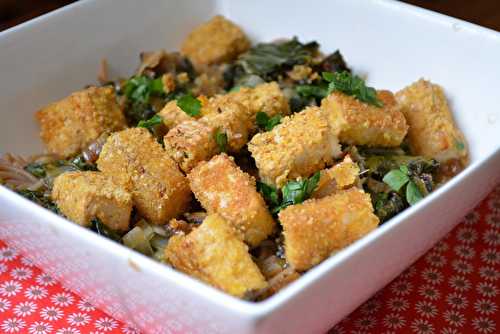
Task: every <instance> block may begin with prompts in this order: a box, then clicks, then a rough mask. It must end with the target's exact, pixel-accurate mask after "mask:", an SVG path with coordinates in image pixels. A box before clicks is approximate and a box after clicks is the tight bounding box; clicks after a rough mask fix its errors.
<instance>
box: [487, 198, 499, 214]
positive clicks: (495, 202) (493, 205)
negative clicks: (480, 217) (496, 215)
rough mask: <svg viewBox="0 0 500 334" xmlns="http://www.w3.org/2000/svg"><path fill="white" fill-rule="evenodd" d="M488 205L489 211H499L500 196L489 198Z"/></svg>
mask: <svg viewBox="0 0 500 334" xmlns="http://www.w3.org/2000/svg"><path fill="white" fill-rule="evenodd" d="M487 204H488V207H489V208H490V210H491V211H493V212H500V198H498V197H496V198H495V197H493V198H492V199H490V200H489V201H488V202H487Z"/></svg>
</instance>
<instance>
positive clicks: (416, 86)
mask: <svg viewBox="0 0 500 334" xmlns="http://www.w3.org/2000/svg"><path fill="white" fill-rule="evenodd" d="M396 98H397V100H398V103H399V104H400V106H401V110H402V111H403V113H404V115H405V117H406V120H407V121H408V124H409V125H410V129H409V131H408V139H409V144H410V149H411V152H412V154H415V155H422V156H425V157H429V158H434V159H436V160H438V161H440V162H447V161H450V160H457V161H460V162H461V163H462V165H463V166H465V165H466V164H467V162H468V158H469V157H468V151H467V144H466V142H465V138H464V135H463V134H462V132H461V131H460V129H458V127H457V125H456V124H455V121H454V119H453V115H452V113H451V111H450V108H449V106H448V102H447V100H446V96H445V94H444V91H443V89H442V88H441V87H440V86H439V85H436V84H433V83H431V82H429V81H426V80H423V79H420V80H419V81H417V82H415V83H413V84H411V85H410V86H408V87H406V88H404V89H402V90H400V91H399V92H397V93H396Z"/></svg>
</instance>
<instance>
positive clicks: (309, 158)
mask: <svg viewBox="0 0 500 334" xmlns="http://www.w3.org/2000/svg"><path fill="white" fill-rule="evenodd" d="M248 150H249V151H250V152H251V153H252V156H253V158H254V159H255V163H256V165H257V168H258V169H259V176H260V178H261V180H262V181H263V182H265V183H267V184H271V185H274V186H278V187H282V186H283V185H284V184H285V183H286V182H287V181H288V180H291V179H296V178H298V177H307V176H309V175H311V174H313V173H314V172H316V171H318V170H320V169H323V168H325V167H326V166H327V165H330V164H332V163H333V158H334V157H336V156H339V154H340V153H341V151H340V145H339V143H338V140H337V136H336V130H335V129H333V128H332V127H330V124H329V122H328V119H327V118H326V117H325V115H324V114H323V112H322V110H321V109H320V108H318V107H308V108H306V109H305V110H303V111H301V112H300V113H296V114H294V115H292V116H289V117H285V118H283V120H282V122H281V124H279V125H277V126H275V127H274V128H273V129H272V130H271V131H268V132H264V133H259V134H257V135H255V136H254V137H253V138H252V140H251V141H250V142H249V143H248Z"/></svg>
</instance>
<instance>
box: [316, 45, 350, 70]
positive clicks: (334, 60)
mask: <svg viewBox="0 0 500 334" xmlns="http://www.w3.org/2000/svg"><path fill="white" fill-rule="evenodd" d="M316 71H317V72H343V71H346V72H349V73H350V72H351V69H350V68H349V67H348V66H347V64H346V62H345V60H344V57H343V56H342V54H341V53H340V51H339V50H337V51H335V52H334V53H332V54H330V55H329V56H327V57H326V58H325V59H323V60H322V61H321V63H320V64H319V65H318V66H317V68H316Z"/></svg>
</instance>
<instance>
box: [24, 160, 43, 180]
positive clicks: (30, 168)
mask: <svg viewBox="0 0 500 334" xmlns="http://www.w3.org/2000/svg"><path fill="white" fill-rule="evenodd" d="M24 169H25V170H26V171H27V172H28V173H31V174H32V175H33V176H36V177H38V178H43V177H45V175H46V172H45V168H44V165H43V164H41V163H38V162H32V163H30V164H28V165H26V167H24Z"/></svg>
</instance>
